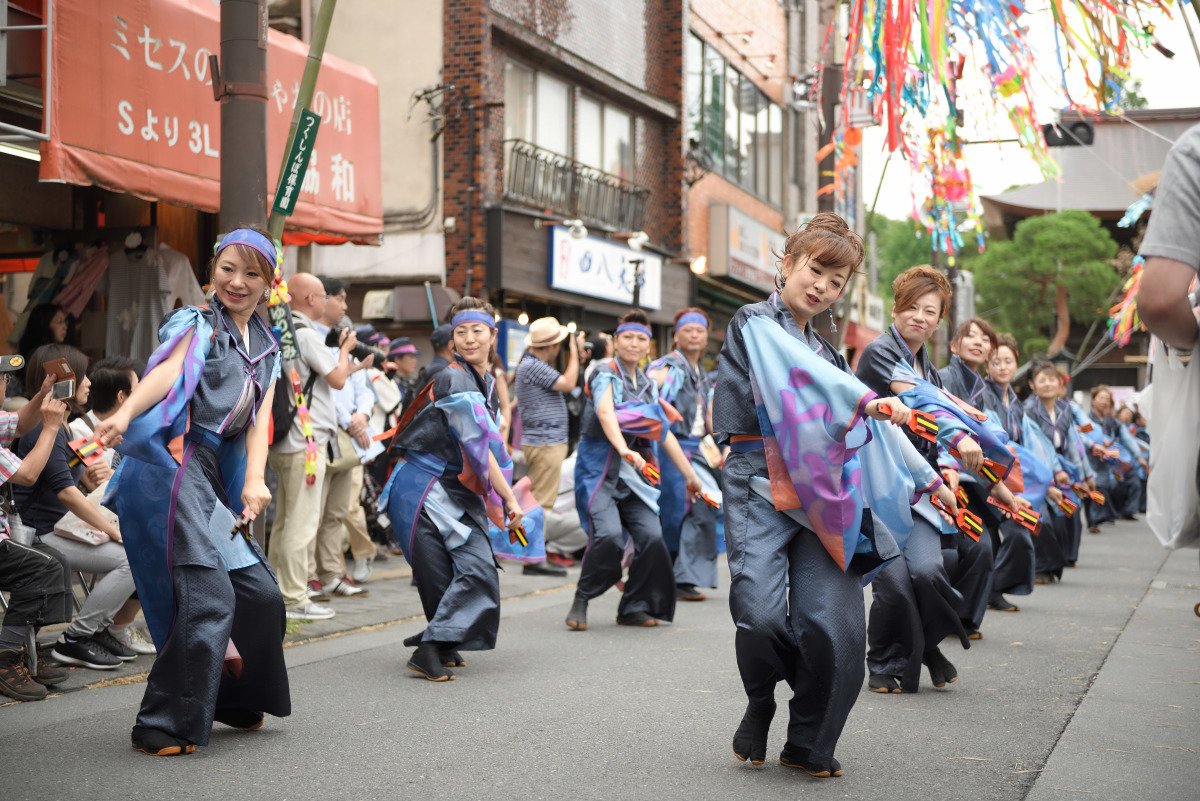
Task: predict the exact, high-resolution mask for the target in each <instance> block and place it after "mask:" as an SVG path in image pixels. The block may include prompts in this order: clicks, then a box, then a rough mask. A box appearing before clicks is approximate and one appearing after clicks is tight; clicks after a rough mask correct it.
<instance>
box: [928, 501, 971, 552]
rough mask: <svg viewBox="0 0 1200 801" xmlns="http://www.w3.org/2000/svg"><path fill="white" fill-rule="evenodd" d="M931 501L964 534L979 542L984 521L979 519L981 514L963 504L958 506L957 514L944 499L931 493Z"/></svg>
mask: <svg viewBox="0 0 1200 801" xmlns="http://www.w3.org/2000/svg"><path fill="white" fill-rule="evenodd" d="M929 501H930V503H932V504H933V505H934V506H935V507H937V509H938V510H939V511H941V513H942V514H944V515H946V516H947V517H949V518H950V519H951V520H953V521H954V525H955V526H957V527H958V530H959V531H961V532H962V533H963V534H966V535H967V536H968V537H970V538H971V539H973V540H975V541H976V542H979V536H980V535H981V534H983V521H982V520H980V519H979V515H977V514H975V513H974V512H972V511H970V510H969V509H967V508H966V507H962V506H960V507H959V508H958V514H955V513H954V512H951V511H950V507H949V506H947V505H946V504H944V503H942V499H941V498H939V497H937V496H936V495H930V496H929Z"/></svg>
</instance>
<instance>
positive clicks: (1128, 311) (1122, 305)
mask: <svg viewBox="0 0 1200 801" xmlns="http://www.w3.org/2000/svg"><path fill="white" fill-rule="evenodd" d="M1144 262H1145V260H1144V259H1143V258H1142V257H1141V256H1135V257H1134V259H1133V268H1132V269H1131V270H1130V271H1129V277H1128V278H1126V279H1125V285H1124V286H1123V287H1121V299H1120V300H1119V301H1117V303H1116V305H1115V306H1113V307H1112V308H1111V309H1109V310H1108V338H1109V339H1111V340H1112V341H1113V342H1115V343H1117V347H1118V348H1123V347H1125V346H1126V345H1128V344H1129V339H1130V337H1132V336H1133V332H1134V331H1138V330H1141V328H1142V321H1141V319H1139V318H1138V313H1137V293H1138V287H1140V286H1141V285H1142V265H1143V264H1144Z"/></svg>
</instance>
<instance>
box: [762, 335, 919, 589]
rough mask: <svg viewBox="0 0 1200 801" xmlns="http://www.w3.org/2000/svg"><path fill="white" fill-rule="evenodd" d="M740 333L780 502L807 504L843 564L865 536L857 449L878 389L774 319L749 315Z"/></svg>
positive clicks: (866, 436)
mask: <svg viewBox="0 0 1200 801" xmlns="http://www.w3.org/2000/svg"><path fill="white" fill-rule="evenodd" d="M742 337H743V341H744V345H745V349H746V353H747V355H748V357H749V367H750V370H749V375H750V383H751V389H752V391H753V396H754V402H755V407H756V412H757V416H758V421H759V427H760V430H761V432H762V436H763V445H764V449H765V454H766V461H767V468H768V472H769V476H770V485H771V497H772V500H773V502H774V504H775V508H776V510H778V511H781V512H784V511H787V510H791V509H803V510H804V512H805V516H806V517H807V519H808V521H809V526H810V527H811V528H812V530H813V532H814V533H816V535H817V537H818V538H819V539H820V540H821V544H822V545H823V546H824V547H825V550H826V551H827V552H828V553H829V556H830V557H831V558H832V559H833V560H834V562H836V563H837V565H838V566H839V567H840V568H841V569H842V570H846V569H848V568H849V566H850V561H851V559H853V557H854V554H855V551H856V550H857V549H858V546H859V541H860V537H861V529H862V515H863V498H862V490H861V481H862V475H861V465H860V463H859V460H858V458H857V453H858V451H859V449H860V448H862V447H863V446H864V445H866V444H867V442H868V441H869V440H870V438H871V431H870V428H869V427H868V426H867V423H866V418H865V416H864V415H865V409H866V405H867V404H868V403H869V402H870V401H872V400H874V399H875V397H876V395H875V393H874V392H872V391H871V390H870V389H868V388H867V387H866V385H864V384H863V383H862V382H861V381H859V380H858V379H856V378H855V377H854V376H852V375H850V374H848V373H844V372H842V371H841V370H838V369H837V368H836V367H834V366H833V365H831V364H830V363H829V362H827V361H825V360H824V359H822V358H821V357H819V356H817V355H816V354H815V353H814V352H813V351H812V349H811V348H809V347H808V346H807V345H806V344H804V343H802V342H800V341H799V340H797V339H795V338H794V337H792V336H791V335H790V334H788V333H787V332H786V331H785V330H784V329H783V328H782V327H781V326H780V325H779V324H778V323H776V322H775V321H774V320H771V319H769V318H767V317H764V316H754V317H750V318H749V319H748V320H747V321H746V323H745V325H744V326H743V327H742ZM909 494H910V495H911V492H910V493H909Z"/></svg>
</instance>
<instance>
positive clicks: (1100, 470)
mask: <svg viewBox="0 0 1200 801" xmlns="http://www.w3.org/2000/svg"><path fill="white" fill-rule="evenodd" d="M1091 395H1092V410H1091V415H1090V417H1091V419H1092V422H1093V423H1094V424H1095V426H1096V428H1097V429H1099V430H1100V431H1102V432H1103V435H1104V436H1103V442H1102V443H1101V444H1102V445H1103V446H1104V447H1105V448H1108V449H1110V450H1111V449H1116V450H1118V451H1119V452H1120V455H1119V456H1118V457H1117V458H1115V459H1113V458H1108V457H1105V456H1101V455H1099V453H1098V450H1099V449H1095V448H1093V449H1092V450H1091V452H1090V453H1089V454H1088V458H1089V459H1090V460H1091V463H1092V469H1093V470H1095V471H1096V485H1097V487H1098V488H1099V489H1100V490H1102V491H1103V492H1104V494H1105V496H1106V497H1105V499H1104V504H1103V505H1101V504H1098V503H1094V502H1092V501H1088V523H1089V524H1090V525H1091V527H1093V528H1094V527H1096V526H1097V525H1099V524H1100V523H1108V522H1111V521H1113V520H1116V519H1118V518H1120V519H1122V520H1137V512H1138V507H1139V505H1140V504H1141V499H1142V475H1143V473H1144V471H1145V469H1146V467H1147V464H1146V459H1145V457H1144V456H1143V455H1142V447H1141V445H1140V444H1139V442H1138V440H1137V439H1136V438H1135V437H1134V436H1133V434H1132V433H1131V432H1130V431H1129V428H1128V427H1127V426H1123V425H1121V421H1120V420H1118V419H1117V417H1116V414H1115V406H1114V404H1113V395H1112V390H1111V389H1110V388H1109V387H1108V386H1106V385H1104V384H1098V385H1096V386H1094V387H1092V389H1091Z"/></svg>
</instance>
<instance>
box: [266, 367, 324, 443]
mask: <svg viewBox="0 0 1200 801" xmlns="http://www.w3.org/2000/svg"><path fill="white" fill-rule="evenodd" d="M280 378H281V380H280V381H279V382H278V383H279V384H283V385H284V391H283V392H279V391H276V393H275V397H273V398H272V399H271V436H270V437H269V442H268V444H270V445H275V444H277V443H280V442H282V441H283V440H284V439H286V438H287V435H288V432H289V431H291V430H292V424H293V423H295V422H296V393H295V392H294V391H293V390H292V386H291V383H292V382H291V381H288V380H286V379H285V378H284V377H283V376H281V377H280ZM316 381H317V371H316V370H313V371H312V374H311V375H309V377H308V381H306V382H305V383H304V400H305V402H306V403H311V402H312V388H313V385H314V384H315V383H316ZM278 389H279V387H276V390H278Z"/></svg>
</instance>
